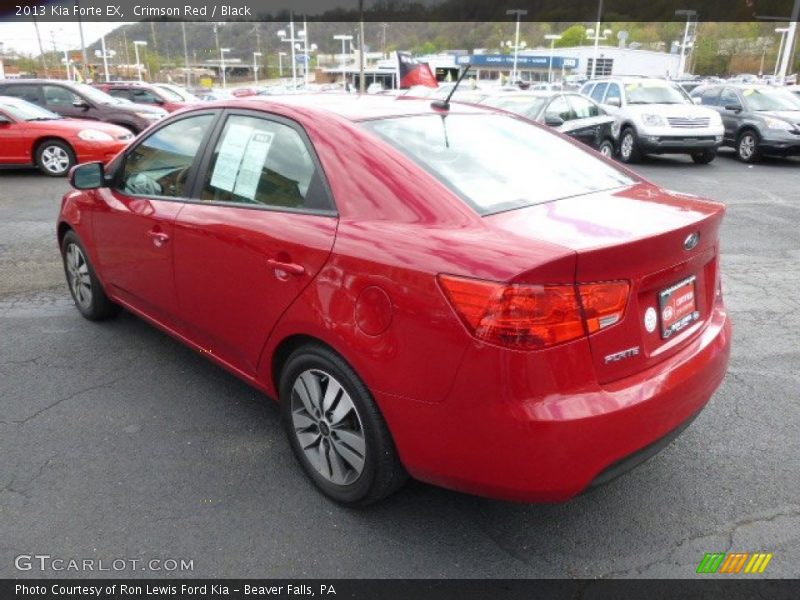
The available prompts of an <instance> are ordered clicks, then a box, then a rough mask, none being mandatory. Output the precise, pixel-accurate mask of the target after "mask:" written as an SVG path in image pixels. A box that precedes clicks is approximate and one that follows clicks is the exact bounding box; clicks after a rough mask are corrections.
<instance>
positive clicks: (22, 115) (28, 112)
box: [0, 98, 61, 121]
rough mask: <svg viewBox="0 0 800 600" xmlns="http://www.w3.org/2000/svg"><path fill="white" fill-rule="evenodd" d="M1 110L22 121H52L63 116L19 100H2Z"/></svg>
mask: <svg viewBox="0 0 800 600" xmlns="http://www.w3.org/2000/svg"><path fill="white" fill-rule="evenodd" d="M0 108H3V109H4V110H6V111H7V112H9V113H11V116H13V117H14V118H15V119H18V120H20V121H50V120H53V119H60V118H61V116H60V115H57V114H56V113H53V112H50V111H49V110H45V109H43V108H40V107H38V106H36V105H35V104H31V103H30V102H25V100H19V99H17V98H0Z"/></svg>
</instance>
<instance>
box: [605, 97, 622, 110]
mask: <svg viewBox="0 0 800 600" xmlns="http://www.w3.org/2000/svg"><path fill="white" fill-rule="evenodd" d="M606 104H608V105H609V106H615V107H617V108H620V107H621V106H622V100H620V99H619V98H609V99H608V100H606Z"/></svg>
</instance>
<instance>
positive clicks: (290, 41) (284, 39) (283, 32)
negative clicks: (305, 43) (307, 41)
mask: <svg viewBox="0 0 800 600" xmlns="http://www.w3.org/2000/svg"><path fill="white" fill-rule="evenodd" d="M294 35H295V33H294V19H292V20H291V21H289V35H288V36H287V35H286V30H284V29H281V30H280V31H278V37H279V38H281V41H282V42H287V43H288V44H289V47H290V48H291V53H292V89H295V90H296V89H297V61H296V60H295V53H294V51H295V47H294V45H295V44H296V43H297V42H299V41H301V40H300V38H299V37H298V38H296V37H295V36H294Z"/></svg>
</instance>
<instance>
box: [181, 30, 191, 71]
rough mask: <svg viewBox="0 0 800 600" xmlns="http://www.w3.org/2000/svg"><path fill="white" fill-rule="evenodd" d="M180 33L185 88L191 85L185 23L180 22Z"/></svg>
mask: <svg viewBox="0 0 800 600" xmlns="http://www.w3.org/2000/svg"><path fill="white" fill-rule="evenodd" d="M181 33H182V34H183V64H184V65H185V66H186V76H185V77H184V78H183V83H184V84H185V85H186V87H189V86H190V85H192V71H191V69H190V68H189V47H188V46H187V45H186V23H185V22H184V21H181Z"/></svg>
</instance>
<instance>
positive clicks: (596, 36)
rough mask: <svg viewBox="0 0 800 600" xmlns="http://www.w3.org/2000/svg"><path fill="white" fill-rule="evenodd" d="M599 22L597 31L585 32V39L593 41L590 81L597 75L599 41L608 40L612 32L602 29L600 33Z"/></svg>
mask: <svg viewBox="0 0 800 600" xmlns="http://www.w3.org/2000/svg"><path fill="white" fill-rule="evenodd" d="M600 4H601V5H602V2H601V3H600ZM599 25H600V22H599V21H598V27H597V29H587V30H586V37H588V38H589V39H590V40H594V57H593V58H592V77H591V78H592V79H594V78H595V74H596V73H597V51H598V47H599V45H600V42H601V41H605V40H607V39H608V36H610V35H611V34H612V33H613V32H612V31H611V30H610V29H604V30H603V31H602V32H601V31H600V27H599Z"/></svg>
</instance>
